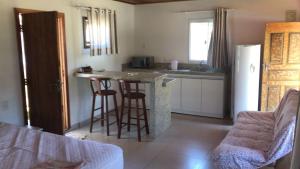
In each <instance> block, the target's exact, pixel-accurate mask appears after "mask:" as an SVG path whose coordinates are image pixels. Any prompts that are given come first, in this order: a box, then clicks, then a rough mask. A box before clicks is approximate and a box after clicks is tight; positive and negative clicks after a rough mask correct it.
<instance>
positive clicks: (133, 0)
mask: <svg viewBox="0 0 300 169" xmlns="http://www.w3.org/2000/svg"><path fill="white" fill-rule="evenodd" d="M115 1H120V2H125V3H129V4H135V5H138V4H150V3H161V2H175V1H188V0H115Z"/></svg>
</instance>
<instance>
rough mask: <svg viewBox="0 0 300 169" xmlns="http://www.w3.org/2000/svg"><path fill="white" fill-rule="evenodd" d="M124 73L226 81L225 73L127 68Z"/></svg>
mask: <svg viewBox="0 0 300 169" xmlns="http://www.w3.org/2000/svg"><path fill="white" fill-rule="evenodd" d="M123 71H124V72H148V73H160V74H167V75H168V77H170V78H185V77H187V78H208V79H224V78H225V73H221V72H202V71H193V70H176V71H174V70H167V69H155V68H154V69H134V68H127V69H124V70H123Z"/></svg>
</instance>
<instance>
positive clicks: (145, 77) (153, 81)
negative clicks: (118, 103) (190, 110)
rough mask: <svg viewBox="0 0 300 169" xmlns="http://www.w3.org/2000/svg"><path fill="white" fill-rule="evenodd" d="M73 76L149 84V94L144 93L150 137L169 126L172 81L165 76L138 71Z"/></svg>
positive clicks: (76, 74) (98, 72) (77, 74)
mask: <svg viewBox="0 0 300 169" xmlns="http://www.w3.org/2000/svg"><path fill="white" fill-rule="evenodd" d="M75 76H76V77H78V78H85V79H89V78H91V77H98V78H101V77H102V78H111V79H112V80H121V79H122V80H140V81H141V82H142V83H146V84H150V85H148V86H149V90H148V91H149V92H146V95H147V96H148V97H149V108H150V110H149V128H150V136H151V137H153V138H155V137H157V136H158V135H160V134H161V133H162V132H164V131H165V130H166V129H167V128H169V126H170V125H171V106H170V94H171V85H172V83H171V82H172V81H174V80H172V79H169V78H167V74H164V73H159V72H156V73H153V72H138V71H128V72H118V71H103V72H100V71H93V72H90V73H75ZM114 90H117V89H114ZM134 111H135V110H134Z"/></svg>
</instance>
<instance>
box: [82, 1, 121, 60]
mask: <svg viewBox="0 0 300 169" xmlns="http://www.w3.org/2000/svg"><path fill="white" fill-rule="evenodd" d="M87 17H88V24H89V25H88V31H89V39H90V55H91V56H95V55H112V54H117V53H118V38H117V24H116V23H117V21H116V12H115V11H112V10H110V9H100V8H92V7H90V9H89V10H88V14H87Z"/></svg>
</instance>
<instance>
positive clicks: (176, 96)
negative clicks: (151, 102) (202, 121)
mask: <svg viewBox="0 0 300 169" xmlns="http://www.w3.org/2000/svg"><path fill="white" fill-rule="evenodd" d="M170 100H171V111H172V112H177V111H178V110H179V109H180V108H181V79H180V78H177V79H176V81H175V82H174V84H172V89H171V98H170ZM177 113H178V112H177Z"/></svg>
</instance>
